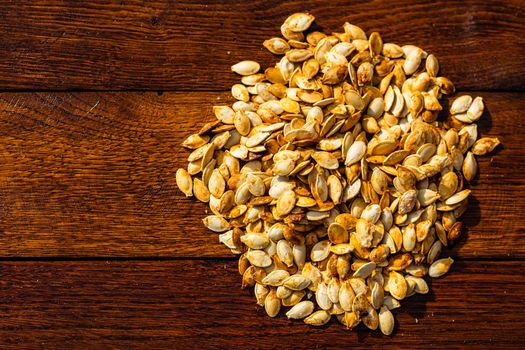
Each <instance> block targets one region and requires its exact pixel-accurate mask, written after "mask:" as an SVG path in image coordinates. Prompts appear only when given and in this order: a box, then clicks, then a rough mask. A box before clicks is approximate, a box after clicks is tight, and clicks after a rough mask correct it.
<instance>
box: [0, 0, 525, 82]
mask: <svg viewBox="0 0 525 350" xmlns="http://www.w3.org/2000/svg"><path fill="white" fill-rule="evenodd" d="M0 8H1V9H2V11H1V13H0V18H1V21H0V36H1V37H2V42H1V43H0V52H1V53H2V54H1V55H0V89H3V90H5V89H29V90H30V89H33V90H49V89H51V90H70V89H83V90H100V89H104V90H108V89H109V90H129V89H134V90H189V91H194V90H223V89H224V88H225V87H228V86H230V85H231V84H232V83H233V82H234V81H235V79H236V77H235V76H234V74H231V73H230V66H231V65H232V64H233V63H236V61H238V60H240V59H246V58H254V59H256V60H258V61H260V62H261V63H263V65H264V66H265V67H266V66H268V65H273V64H274V62H275V58H274V57H273V56H272V55H271V54H270V53H268V52H267V51H266V50H264V49H263V48H262V41H263V40H265V39H268V38H270V37H273V36H277V35H279V27H280V25H281V24H282V22H283V21H284V19H285V18H286V17H287V16H288V15H290V14H291V13H293V12H297V11H310V12H312V13H313V14H314V15H315V16H316V17H317V23H318V26H319V27H321V28H322V29H323V30H325V31H327V32H330V31H341V30H342V29H341V28H342V25H343V23H344V22H345V21H349V22H352V23H354V24H357V25H359V26H362V27H363V28H364V29H365V30H366V31H367V32H368V33H370V32H372V31H379V32H381V34H382V35H383V38H384V40H385V41H395V42H397V43H400V44H416V45H418V46H421V47H422V48H424V49H426V50H428V51H429V52H432V53H434V54H436V55H437V57H438V58H439V59H440V62H441V66H442V67H443V72H442V73H443V74H444V75H446V76H448V77H449V78H451V79H452V80H453V81H454V82H455V83H456V84H457V87H458V88H459V89H469V90H476V89H479V90H495V89H499V90H524V88H525V85H524V84H525V83H524V82H525V65H523V62H524V61H525V37H524V36H523V33H524V32H525V15H524V10H523V9H524V6H523V2H522V1H520V0H511V1H482V0H469V1H462V0H446V1H445V0H440V1H424V0H418V1H410V0H394V1H379V0H376V1H351V2H349V1H343V0H333V1H329V2H326V1H322V0H316V1H309V2H307V3H305V2H304V1H273V0H272V1H270V0H255V1H241V2H238V1H233V0H228V1H223V0H220V1H219V0H213V1H204V2H203V1H160V0H154V1H147V2H143V1H138V0H134V1H125V2H124V1H115V0H114V1H107V0H96V1H90V2H88V3H84V2H82V3H81V2H68V1H61V0H46V1H38V2H34V1H27V0H24V1H7V0H4V1H0Z"/></svg>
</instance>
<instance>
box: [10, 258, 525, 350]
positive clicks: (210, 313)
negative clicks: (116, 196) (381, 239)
mask: <svg viewBox="0 0 525 350" xmlns="http://www.w3.org/2000/svg"><path fill="white" fill-rule="evenodd" d="M0 271H2V278H1V280H0V310H2V317H0V345H1V347H2V349H17V350H20V349H29V348H31V349H32V348H42V347H45V348H61V345H63V344H68V346H69V347H72V348H97V349H100V348H104V349H105V348H126V349H139V348H163V349H166V348H177V349H183V348H190V349H194V348H199V349H202V348H246V347H247V348H265V349H269V348H294V349H307V348H308V349H310V348H312V347H314V346H315V347H319V348H323V349H324V348H342V347H352V348H355V347H367V348H381V347H383V346H400V347H403V348H409V349H413V348H450V347H453V348H458V347H466V348H469V349H472V348H481V347H483V348H486V347H489V346H490V347H495V348H499V347H506V348H523V347H524V346H525V333H524V332H523V327H525V315H524V313H523V312H520V311H523V307H525V297H524V292H523V290H524V289H525V267H524V266H523V263H520V262H476V261H471V262H468V263H459V264H457V265H454V267H453V268H452V270H451V272H450V273H449V274H448V275H447V276H446V277H444V278H441V279H439V280H434V281H433V282H432V287H431V293H430V294H428V295H418V296H414V297H411V298H410V299H407V300H405V301H403V302H402V307H401V308H400V309H397V310H394V314H395V317H396V327H395V331H394V335H393V336H391V337H387V336H383V335H381V334H380V333H379V331H376V332H372V331H370V330H368V329H366V328H364V326H362V325H360V326H359V327H358V328H357V331H353V332H351V331H348V330H346V329H345V328H344V327H343V326H342V325H340V324H338V323H337V322H336V321H332V322H331V323H329V324H328V325H326V326H324V327H321V328H313V327H308V326H306V325H304V324H303V323H302V322H300V321H291V320H287V319H286V317H285V316H284V314H283V312H282V311H281V314H280V315H279V316H278V317H277V318H275V319H270V318H269V317H268V316H266V314H265V313H264V310H263V309H262V308H261V307H259V306H257V305H256V304H255V298H254V297H253V295H251V294H250V292H249V291H247V290H241V289H240V287H239V284H240V276H239V275H238V273H237V271H236V264H235V263H233V262H221V261H209V260H208V261H203V260H193V261H184V260H182V261H165V262H151V261H147V262H145V261H143V262H136V261H108V262H104V261H95V262H93V261H75V262H71V261H67V262H66V261H63V262H3V263H2V264H1V265H0Z"/></svg>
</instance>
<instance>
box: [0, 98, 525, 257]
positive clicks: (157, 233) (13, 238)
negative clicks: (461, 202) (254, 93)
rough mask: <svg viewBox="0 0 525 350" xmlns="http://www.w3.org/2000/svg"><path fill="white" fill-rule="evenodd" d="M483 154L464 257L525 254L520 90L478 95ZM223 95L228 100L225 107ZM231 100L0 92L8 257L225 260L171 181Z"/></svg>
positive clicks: (1, 246)
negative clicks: (487, 139) (191, 138)
mask: <svg viewBox="0 0 525 350" xmlns="http://www.w3.org/2000/svg"><path fill="white" fill-rule="evenodd" d="M481 95H482V96H483V97H484V99H485V101H486V104H487V105H488V113H487V114H486V115H485V116H484V117H483V119H482V122H481V125H480V127H479V132H480V134H481V135H498V136H499V137H500V138H501V140H502V142H503V147H502V148H501V149H500V150H499V151H497V152H496V153H495V154H494V155H493V156H487V157H482V158H480V162H479V163H480V168H481V170H480V172H481V175H480V176H479V178H478V179H477V180H476V181H475V182H474V186H473V189H474V194H473V198H474V199H473V200H472V201H471V208H470V209H469V211H468V212H467V213H466V223H467V230H468V235H467V236H468V238H467V239H466V240H465V239H463V240H462V241H461V242H460V243H459V244H458V245H456V247H455V248H454V251H453V254H455V255H456V256H458V257H461V258H473V257H485V258H486V257H498V258H514V257H525V245H524V244H523V237H524V231H523V227H524V226H525V221H524V219H523V212H525V200H524V198H525V180H524V177H523V174H522V167H520V166H519V165H520V164H523V162H524V161H525V157H524V155H525V152H524V150H523V146H522V137H523V134H524V133H525V130H524V125H523V123H521V122H520V121H519V118H520V116H521V114H522V111H523V110H525V99H524V97H525V96H524V94H523V93H482V94H481ZM217 98H220V99H219V100H218V99H217ZM226 99H227V94H225V93H220V94H219V93H191V94H188V93H165V94H163V95H158V94H156V93H94V92H93V93H91V92H89V93H80V92H75V93H2V94H0V110H2V111H3V112H2V113H1V114H0V155H1V161H2V166H1V167H0V204H1V205H0V222H1V226H0V227H1V229H2V234H1V235H0V256H4V257H16V256H19V257H34V256H68V257H84V256H128V257H133V256H179V257H189V256H193V257H204V256H207V257H229V256H231V255H230V252H229V251H228V250H227V249H225V248H223V247H222V246H220V245H219V244H218V239H217V235H216V234H213V233H211V232H208V231H207V230H206V229H205V228H204V227H203V226H202V224H201V219H202V218H203V217H204V215H205V209H206V206H205V205H203V204H201V203H196V202H194V201H193V200H191V199H186V198H185V197H184V196H183V195H182V194H181V192H179V190H178V189H177V188H176V185H175V180H174V174H175V171H176V169H177V168H178V167H181V166H186V162H185V158H186V157H187V155H188V152H187V151H186V150H183V149H182V148H181V147H180V143H181V142H182V140H183V139H184V138H185V137H186V136H187V135H189V134H190V133H192V132H196V131H197V130H198V129H199V128H200V126H201V125H202V124H203V123H204V122H205V121H207V120H211V118H214V117H212V116H211V107H210V106H211V105H212V104H218V103H226Z"/></svg>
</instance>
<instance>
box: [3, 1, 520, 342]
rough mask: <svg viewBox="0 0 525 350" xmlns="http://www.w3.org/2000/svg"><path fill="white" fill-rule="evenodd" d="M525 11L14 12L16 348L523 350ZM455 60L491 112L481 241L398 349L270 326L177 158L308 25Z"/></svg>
mask: <svg viewBox="0 0 525 350" xmlns="http://www.w3.org/2000/svg"><path fill="white" fill-rule="evenodd" d="M524 8H525V2H523V1H518V0H513V1H511V0H508V1H459V0H458V1H433V2H429V1H411V0H396V1H372V2H364V1H351V2H350V1H348V2H347V1H335V0H332V1H330V2H326V1H308V2H304V1H288V2H279V1H262V0H253V1H246V2H241V3H239V2H238V1H231V0H228V1H215V0H213V1H207V2H205V1H179V2H172V1H169V2H168V1H147V2H143V1H91V2H86V3H85V4H83V5H80V4H78V3H77V2H67V1H59V0H47V1H37V2H35V1H16V2H14V1H0V19H1V20H0V33H1V34H2V35H1V40H0V52H1V55H0V89H1V90H2V91H3V92H1V93H0V156H1V162H2V165H1V166H0V258H1V262H0V264H1V266H0V347H1V348H2V349H29V348H40V349H42V348H49V349H62V348H93V349H104V348H126V349H128V348H129V349H131V348H170V349H176V348H186V349H191V348H232V349H233V348H313V347H315V348H331V347H333V348H342V347H351V348H356V347H367V348H379V347H386V346H397V347H403V348H408V349H412V348H419V347H420V348H434V347H435V348H438V347H439V348H456V347H460V346H464V347H466V348H474V347H476V348H484V347H491V348H499V347H514V348H522V349H523V348H525V331H524V329H525V266H524V262H525V239H524V237H525V230H524V227H525V220H524V215H525V214H524V213H525V178H524V176H523V171H524V167H523V164H524V162H525V151H524V144H525V143H524V139H523V137H524V135H525V125H524V122H523V118H524V112H523V111H524V110H525V35H524V34H525V11H524ZM305 10H306V11H311V12H312V13H313V14H314V15H315V16H316V17H317V23H318V25H319V26H320V27H321V28H323V29H324V30H328V31H330V30H339V29H340V28H341V26H342V24H343V23H344V22H345V21H349V22H352V23H355V24H357V25H360V26H362V27H363V28H364V29H366V30H367V32H371V31H374V30H377V31H380V32H381V33H382V35H383V38H384V39H385V40H386V41H396V42H399V43H413V44H417V45H419V46H421V47H423V48H425V49H426V50H427V51H429V52H433V53H435V54H436V55H437V57H438V58H439V60H440V62H441V65H442V72H443V75H445V76H448V77H450V78H451V79H452V80H453V81H454V82H456V87H457V90H458V91H460V92H467V91H472V93H473V94H479V95H481V96H483V98H484V99H485V101H486V105H487V107H488V112H487V113H486V114H485V116H484V117H483V120H482V122H481V124H480V132H481V133H482V134H483V135H498V136H499V137H500V138H501V140H502V143H503V147H501V148H500V149H499V151H497V152H496V153H495V154H493V155H491V156H486V157H482V158H481V159H480V168H481V169H480V173H481V175H480V176H479V177H478V179H477V180H476V181H475V182H474V186H473V187H474V199H473V200H472V201H471V202H472V203H471V208H469V210H468V212H467V214H466V226H467V231H468V232H467V235H466V237H464V238H463V239H462V241H461V242H459V244H457V245H456V246H455V247H454V248H452V249H451V250H450V254H451V255H452V256H453V257H454V258H455V259H456V260H457V264H455V265H454V267H453V269H452V270H451V272H450V274H449V275H447V276H446V277H445V278H442V279H440V280H436V281H433V283H432V286H431V290H432V291H431V293H430V294H428V295H424V296H416V297H413V298H411V299H410V300H408V301H407V302H405V303H403V307H402V308H401V309H398V310H396V311H397V312H396V318H397V320H398V324H396V328H395V334H394V336H392V337H387V336H383V335H381V334H379V332H371V331H368V330H367V329H365V328H364V327H359V328H358V331H357V332H350V331H347V330H346V329H345V328H344V327H342V326H340V325H338V324H329V325H327V326H325V327H322V328H309V327H307V326H305V325H303V324H302V323H301V322H292V321H289V320H287V319H286V318H285V317H278V318H277V319H269V318H268V317H267V316H266V315H265V313H264V311H263V310H261V308H260V307H258V306H256V305H255V303H254V298H253V296H252V295H250V293H249V292H248V291H245V290H241V289H240V287H239V285H240V277H239V275H238V273H237V269H236V261H235V259H234V258H232V257H231V255H230V253H229V251H228V250H227V249H226V248H224V247H222V246H221V245H219V243H218V242H217V236H216V235H215V234H212V233H210V232H208V231H207V230H205V229H204V228H203V226H202V224H201V221H200V219H201V217H202V216H203V214H204V210H205V206H204V205H202V204H200V203H195V202H192V201H191V200H187V199H185V198H183V196H182V195H181V193H180V192H179V191H178V190H177V189H176V186H175V180H174V174H175V169H176V168H177V167H180V166H183V164H184V162H185V156H186V153H185V152H181V151H180V148H179V147H180V143H181V141H182V140H183V138H184V137H185V136H187V135H188V134H190V133H191V132H194V131H195V130H197V129H198V128H199V125H200V124H202V123H204V122H205V121H207V120H210V119H212V113H211V106H212V105H213V104H215V103H217V100H220V101H222V102H226V101H230V100H231V98H230V97H229V94H228V90H229V86H231V84H232V83H234V82H235V81H236V79H238V77H236V76H234V75H233V74H231V73H230V65H231V64H232V63H235V62H236V61H238V60H241V59H247V58H255V59H256V60H257V61H259V62H261V63H263V64H264V65H265V66H266V65H268V64H272V63H273V62H274V60H275V58H274V57H273V56H272V55H271V54H270V53H268V52H267V51H266V50H264V49H262V46H261V43H262V41H263V40H264V39H266V38H270V37H272V36H275V35H277V34H278V28H279V26H280V24H281V23H282V21H283V20H284V18H286V17H287V15H289V14H290V13H292V12H296V11H305Z"/></svg>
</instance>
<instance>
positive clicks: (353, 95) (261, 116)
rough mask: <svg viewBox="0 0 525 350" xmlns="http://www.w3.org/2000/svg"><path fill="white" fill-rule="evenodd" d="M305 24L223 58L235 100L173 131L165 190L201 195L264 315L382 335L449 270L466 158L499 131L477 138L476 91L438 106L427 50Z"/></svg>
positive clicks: (469, 170)
mask: <svg viewBox="0 0 525 350" xmlns="http://www.w3.org/2000/svg"><path fill="white" fill-rule="evenodd" d="M313 21H314V17H313V16H312V15H311V14H308V13H295V14H293V15H291V16H290V17H288V18H287V19H286V21H285V22H284V24H283V25H282V27H281V33H282V36H283V38H280V37H275V38H271V39H268V40H266V41H264V43H263V45H264V47H266V48H267V49H268V50H269V51H270V52H271V53H273V54H275V55H278V56H281V58H280V60H279V61H278V62H277V64H276V65H275V66H274V67H269V68H267V69H266V70H264V72H261V67H260V65H259V64H258V63H257V62H254V61H242V62H239V63H237V64H235V65H233V66H232V71H234V72H235V73H237V74H239V75H240V76H242V77H241V83H239V84H235V85H233V86H232V89H231V93H232V96H233V97H234V98H235V99H236V100H237V101H236V102H235V103H233V105H232V106H225V105H223V106H214V107H213V112H214V114H215V116H216V120H215V121H213V122H210V123H207V124H206V125H204V126H203V127H202V129H201V130H200V131H199V132H198V133H196V134H194V135H191V136H189V137H188V138H187V139H186V140H185V141H184V142H183V146H184V147H186V148H189V149H190V150H192V152H191V154H190V155H189V157H188V162H189V163H188V166H187V169H179V170H178V171H177V174H176V180H177V185H178V187H179V188H180V190H181V191H182V192H184V193H185V194H186V196H188V197H190V196H195V197H196V198H197V199H198V200H200V201H202V202H205V203H208V204H209V207H210V209H211V211H212V212H213V215H210V216H207V217H206V218H204V220H203V221H204V225H205V226H206V227H207V228H208V229H210V230H212V231H214V232H217V233H219V241H220V242H222V243H223V244H225V245H226V246H227V247H228V248H229V249H231V251H232V252H233V253H234V254H239V255H240V257H239V272H240V274H241V275H242V287H243V288H248V287H253V290H254V294H255V297H256V300H257V303H258V304H259V305H260V306H262V307H264V309H265V310H266V313H267V314H268V316H270V317H275V316H277V315H278V314H279V312H280V310H282V309H283V308H289V309H288V310H287V311H286V316H287V317H288V318H293V319H302V320H304V322H305V323H307V324H309V325H313V326H320V325H323V324H326V323H327V322H328V321H329V320H330V319H331V318H332V316H334V317H335V318H336V319H337V320H338V321H339V322H340V323H342V324H343V325H345V326H346V327H348V328H350V329H351V328H354V327H355V326H356V325H358V324H359V323H361V322H362V323H363V324H364V325H365V326H366V327H368V328H370V329H377V328H379V329H380V330H381V332H383V333H384V334H387V335H389V334H391V333H392V330H393V328H394V317H393V315H392V312H391V310H392V309H395V308H398V307H399V306H400V302H401V300H404V299H405V298H408V297H410V296H412V295H414V294H415V293H420V294H425V293H427V292H428V291H429V287H428V285H427V282H426V278H427V277H432V278H437V277H440V276H442V275H444V274H445V273H446V272H447V271H448V270H449V269H450V267H451V265H452V263H453V260H452V259H451V258H440V254H441V251H442V248H443V247H445V246H448V245H450V244H451V243H453V242H454V241H456V240H457V239H458V238H459V237H460V236H461V232H462V222H461V221H460V217H461V216H462V214H463V213H464V212H465V210H466V209H467V205H468V197H469V195H470V193H471V190H470V189H467V181H471V180H473V179H474V177H475V176H476V173H477V170H478V166H477V162H476V157H475V156H482V155H485V154H487V153H488V152H490V151H492V150H493V149H494V148H495V147H496V146H497V145H498V144H499V140H498V139H497V138H495V137H487V138H481V139H478V130H477V126H476V124H475V122H476V121H477V120H479V119H480V118H481V117H482V115H483V109H484V104H483V100H482V98H481V97H475V98H472V97H471V96H468V95H463V96H459V97H457V98H456V99H455V100H454V101H453V102H452V103H451V107H450V109H449V111H448V113H445V111H443V112H441V111H442V105H441V102H440V100H441V99H442V98H443V95H451V94H453V93H454V91H455V88H454V85H453V83H452V82H451V81H450V80H449V79H447V78H445V77H442V76H439V64H438V60H437V59H436V57H435V56H434V55H432V54H428V53H427V52H425V51H424V50H422V49H421V48H419V47H416V46H413V45H405V46H399V45H397V44H394V43H383V40H382V38H381V36H380V35H379V33H377V32H374V33H371V34H370V35H369V36H367V35H366V34H365V32H364V31H363V30H362V29H361V28H359V27H357V26H355V25H352V24H349V23H345V24H344V26H343V29H344V31H343V32H338V33H332V34H331V35H328V34H325V33H321V32H318V31H308V29H309V28H310V26H311V24H312V22H313Z"/></svg>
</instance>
